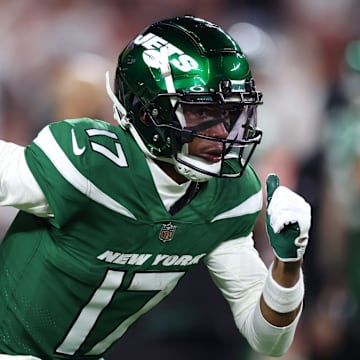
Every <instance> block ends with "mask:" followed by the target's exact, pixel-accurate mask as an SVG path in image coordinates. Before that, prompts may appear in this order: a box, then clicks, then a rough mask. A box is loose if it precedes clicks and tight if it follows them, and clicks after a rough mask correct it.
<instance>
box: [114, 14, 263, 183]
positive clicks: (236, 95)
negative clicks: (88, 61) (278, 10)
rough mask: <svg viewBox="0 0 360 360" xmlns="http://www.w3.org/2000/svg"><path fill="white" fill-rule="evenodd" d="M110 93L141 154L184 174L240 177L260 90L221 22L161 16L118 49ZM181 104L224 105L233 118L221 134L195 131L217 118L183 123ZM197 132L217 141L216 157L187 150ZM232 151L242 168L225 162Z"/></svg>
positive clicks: (250, 147)
mask: <svg viewBox="0 0 360 360" xmlns="http://www.w3.org/2000/svg"><path fill="white" fill-rule="evenodd" d="M108 92H109V95H110V96H111V98H112V100H113V102H114V113H115V118H116V119H117V120H118V122H119V124H120V125H121V126H122V127H123V128H124V129H127V130H129V131H130V132H131V134H132V135H133V137H134V138H135V140H136V141H137V143H138V145H139V146H140V147H141V149H142V150H143V151H144V152H145V153H146V155H147V156H150V157H152V158H155V159H157V160H160V161H165V162H168V163H172V164H173V165H174V167H175V169H176V170H177V171H178V172H179V173H180V174H182V175H183V176H185V177H186V178H188V179H190V180H194V181H206V180H208V179H209V178H211V177H239V176H241V174H242V173H243V171H244V169H245V167H246V165H247V163H248V161H249V159H250V157H251V155H252V153H253V151H254V149H255V147H256V145H257V144H259V142H260V140H261V137H262V132H261V130H260V129H259V128H258V127H257V119H256V108H257V105H259V104H261V103H262V94H261V93H260V92H258V91H257V90H256V88H255V83H254V80H253V78H252V75H251V71H250V68H249V64H248V61H247V59H246V57H245V55H244V54H243V52H242V51H241V49H240V47H239V45H238V44H237V43H236V42H235V40H234V39H232V38H231V37H230V36H229V35H228V34H227V33H226V32H224V31H223V30H222V29H221V28H220V27H219V26H217V25H214V24H212V23H210V22H208V21H206V20H203V19H199V18H196V17H193V16H184V17H176V18H171V19H166V20H162V21H159V22H157V23H155V24H152V25H150V26H149V27H148V28H146V29H145V30H144V31H143V32H141V33H140V34H139V35H138V36H137V37H136V38H135V39H134V40H132V41H131V42H130V43H129V44H128V45H127V46H126V48H125V49H124V50H123V51H122V52H121V54H120V55H119V61H118V66H117V69H116V74H115V86H114V93H115V94H114V93H112V91H111V89H110V85H109V84H108ZM185 105H186V106H188V105H204V106H208V105H217V106H219V107H224V109H226V111H227V113H229V114H230V115H229V116H230V119H231V121H230V123H228V124H227V128H226V130H227V132H228V136H227V138H226V139H220V138H217V137H212V136H205V135H203V134H202V133H201V132H202V131H203V130H204V129H207V128H209V127H211V126H214V123H216V121H218V122H220V121H222V120H221V119H220V120H219V119H215V120H214V119H212V120H211V121H208V122H206V123H205V124H201V126H196V127H191V126H187V123H186V118H185V117H184V112H183V107H184V106H185ZM196 137H198V138H203V139H207V140H209V141H214V142H217V143H219V142H220V143H221V146H222V152H221V160H220V161H216V162H215V163H213V162H210V161H207V160H206V159H203V158H201V157H197V156H194V155H191V154H189V151H188V144H189V143H190V142H191V141H192V140H193V139H194V138H196ZM233 158H237V159H238V162H239V164H240V167H238V166H236V167H234V166H226V160H227V159H233ZM234 169H237V170H234Z"/></svg>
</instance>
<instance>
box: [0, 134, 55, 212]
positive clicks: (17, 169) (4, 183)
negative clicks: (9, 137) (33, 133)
mask: <svg viewBox="0 0 360 360" xmlns="http://www.w3.org/2000/svg"><path fill="white" fill-rule="evenodd" d="M0 205H1V206H12V207H15V208H17V209H20V210H24V211H26V212H29V213H31V214H34V215H37V216H41V217H48V216H52V214H51V209H50V207H49V204H48V202H47V201H46V198H45V195H44V193H43V192H42V190H41V189H40V186H39V185H38V183H37V182H36V180H35V178H34V176H33V175H32V173H31V172H30V169H29V167H28V165H27V163H26V160H25V148H24V147H23V146H20V145H16V144H13V143H10V142H6V141H2V140H0Z"/></svg>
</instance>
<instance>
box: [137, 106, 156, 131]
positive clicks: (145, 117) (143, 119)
mask: <svg viewBox="0 0 360 360" xmlns="http://www.w3.org/2000/svg"><path fill="white" fill-rule="evenodd" d="M139 117H140V120H141V122H142V123H143V124H144V125H146V126H151V125H154V124H153V122H152V121H151V119H150V116H149V114H148V113H147V112H146V111H145V109H144V108H143V107H142V108H141V109H140V116H139Z"/></svg>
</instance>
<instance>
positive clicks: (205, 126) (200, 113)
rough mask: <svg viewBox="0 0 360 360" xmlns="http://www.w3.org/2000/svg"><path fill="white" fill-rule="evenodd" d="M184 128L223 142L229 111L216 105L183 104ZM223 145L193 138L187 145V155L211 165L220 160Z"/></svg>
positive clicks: (226, 131)
mask: <svg viewBox="0 0 360 360" xmlns="http://www.w3.org/2000/svg"><path fill="white" fill-rule="evenodd" d="M182 107H183V112H184V117H185V120H186V126H187V127H190V128H195V129H198V130H197V131H196V133H197V134H201V135H205V136H211V137H215V138H218V139H221V140H225V139H226V137H227V136H228V130H227V129H229V126H230V115H229V111H228V110H226V109H225V108H223V107H221V106H218V105H186V104H183V105H182ZM222 151H223V145H222V143H221V142H217V141H212V140H207V139H202V138H198V137H195V138H194V139H193V140H192V141H191V142H190V143H189V153H190V154H191V155H195V156H199V157H202V158H204V159H206V160H207V161H209V162H211V163H215V162H218V161H220V160H221V156H222Z"/></svg>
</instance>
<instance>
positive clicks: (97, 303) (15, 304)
mask: <svg viewBox="0 0 360 360" xmlns="http://www.w3.org/2000/svg"><path fill="white" fill-rule="evenodd" d="M0 158H1V156H0ZM25 159H26V163H27V166H28V168H29V169H30V171H31V173H32V175H33V177H34V178H35V179H36V182H37V183H38V185H39V186H40V188H41V193H42V194H44V196H45V198H44V200H43V203H42V204H41V201H40V200H39V201H38V203H39V204H40V205H41V206H40V205H37V204H36V201H35V204H32V203H31V200H29V199H28V198H27V195H23V197H24V198H27V200H26V201H25V203H24V202H23V203H19V201H15V200H13V204H11V205H14V206H16V207H18V208H20V209H25V210H26V209H27V210H28V211H20V212H19V214H18V216H17V217H16V219H15V220H14V222H13V224H12V225H11V227H10V229H9V231H8V233H7V235H6V237H5V239H4V241H3V243H2V245H1V247H0V320H1V321H0V353H3V354H14V355H15V354H24V355H26V354H28V355H34V356H38V357H40V358H42V359H70V358H76V359H87V358H89V359H90V358H99V357H101V356H103V355H104V354H105V353H106V352H107V351H108V350H109V349H111V346H112V345H114V343H115V342H116V340H118V339H119V338H120V337H121V336H122V335H123V334H124V333H125V331H126V329H127V328H128V326H130V325H131V324H132V323H133V322H134V321H135V320H136V319H137V318H138V317H140V316H141V315H142V314H144V313H145V312H147V311H148V310H150V309H151V308H152V307H153V306H155V305H156V304H157V303H159V302H160V301H161V300H162V299H163V298H164V297H166V296H167V295H168V294H169V293H170V292H171V291H172V290H173V289H174V287H175V286H176V284H177V283H178V282H179V280H180V279H181V278H182V277H183V276H184V275H185V274H186V273H187V272H188V271H189V270H191V269H192V268H193V267H194V266H196V265H197V264H198V263H199V262H200V261H202V260H205V261H207V265H208V268H209V269H210V272H211V275H212V276H213V277H214V280H215V282H216V284H217V285H218V286H219V288H220V289H221V290H222V291H223V293H224V295H225V297H226V298H227V300H228V301H229V303H230V306H231V309H232V311H233V313H234V317H235V321H236V322H237V325H238V327H239V329H240V331H241V332H242V333H243V334H244V335H245V336H247V337H249V336H250V337H251V336H252V335H251V334H252V331H253V325H251V329H250V330H249V329H248V327H250V325H249V324H247V323H248V322H249V321H248V319H249V317H251V316H255V317H256V316H257V317H259V316H258V315H253V313H254V311H255V310H254V309H255V308H256V304H257V302H258V299H259V295H260V293H261V290H262V286H263V283H264V278H265V277H266V274H267V270H266V268H265V266H264V265H263V263H262V261H261V260H260V259H259V257H258V255H257V253H256V251H255V250H254V248H253V243H252V239H251V232H252V230H253V227H254V224H255V221H256V218H257V215H258V213H259V211H260V210H261V207H262V195H261V186H260V182H259V180H258V178H257V177H256V175H255V173H254V171H253V170H252V169H251V168H250V167H249V168H248V169H247V170H246V172H245V173H244V175H243V176H242V177H241V178H238V179H216V178H214V179H211V180H210V181H208V182H207V183H205V184H204V185H203V186H202V188H201V190H200V191H199V193H198V194H197V196H196V197H195V198H194V199H193V200H192V201H191V202H190V203H189V204H188V205H186V206H185V207H183V208H182V209H181V210H179V211H178V212H177V213H175V214H174V215H170V213H169V212H168V210H167V208H166V207H165V205H164V202H163V200H162V199H161V197H160V195H159V191H158V189H157V186H156V185H155V182H154V177H153V175H152V173H151V171H150V168H149V166H148V160H147V159H146V158H145V157H144V154H143V153H142V152H141V150H140V149H139V148H138V146H137V145H136V143H135V142H134V141H133V139H132V138H131V136H130V135H129V134H128V133H126V132H124V131H122V130H121V128H120V127H118V126H113V125H110V124H108V123H105V122H102V121H95V120H90V119H78V120H71V121H70V120H69V121H62V122H58V123H53V124H51V125H50V126H47V127H45V128H44V129H43V130H42V131H41V132H40V134H39V135H38V137H37V138H36V139H35V140H34V142H33V143H32V144H31V145H30V146H28V147H27V148H26V149H25ZM19 163H20V162H19ZM11 166H13V167H14V166H16V165H14V164H13V165H11ZM228 166H236V164H235V165H234V164H231V163H229V164H228ZM20 167H22V168H23V167H24V166H23V165H21V166H20V165H19V168H20ZM9 169H10V165H9ZM9 171H10V170H9ZM11 171H14V169H12V170H11ZM11 171H10V173H11ZM24 171H25V170H24ZM27 171H28V170H27ZM4 173H5V172H4ZM0 176H1V170H0ZM20 176H21V173H20ZM16 181H19V182H21V181H23V182H24V183H25V180H24V179H18V180H16ZM29 181H30V180H29ZM29 183H30V182H29ZM9 187H11V185H9ZM24 187H26V185H24ZM4 189H5V190H3V192H6V191H7V190H6V187H4ZM9 192H10V191H9ZM13 192H14V191H13ZM34 192H35V191H34ZM13 196H14V197H15V198H16V194H13ZM9 197H10V195H9ZM29 198H30V199H31V196H29ZM0 199H1V197H0ZM26 202H27V203H26ZM44 203H45V204H44ZM0 204H1V205H3V204H7V203H6V202H5V200H4V199H3V202H2V203H0ZM39 209H40V210H39ZM44 209H45V210H46V209H50V210H49V213H48V214H46V211H45V210H44ZM31 213H34V214H36V215H41V216H36V215H34V214H31ZM46 215H49V216H46ZM230 240H232V241H230ZM220 244H222V245H220ZM219 245H220V246H219ZM219 249H220V250H219ZM221 249H224V250H221ZM228 259H230V261H229V262H228V263H227V261H228ZM242 259H243V260H242ZM242 276H243V278H242ZM232 289H233V290H232ZM239 289H241V290H242V291H238V290H239ZM232 291H236V295H235V293H234V294H233V293H232ZM295 326H296V324H295ZM269 328H270V330H271V331H272V330H273V329H274V327H270V326H269ZM270 330H269V331H270ZM282 333H286V332H284V331H283V330H282ZM249 334H250V335H249ZM285 336H287V337H289V338H290V337H291V335H285Z"/></svg>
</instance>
